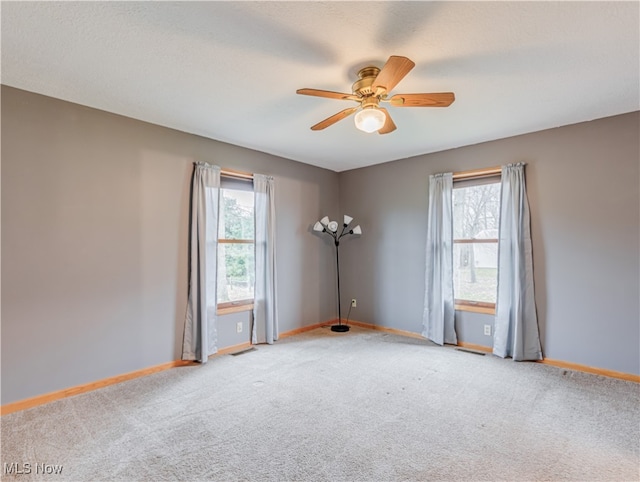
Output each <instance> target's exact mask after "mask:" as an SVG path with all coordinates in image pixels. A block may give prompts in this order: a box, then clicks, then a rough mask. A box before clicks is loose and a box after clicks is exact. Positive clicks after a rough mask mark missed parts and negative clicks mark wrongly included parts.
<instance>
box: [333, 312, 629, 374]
mask: <svg viewBox="0 0 640 482" xmlns="http://www.w3.org/2000/svg"><path fill="white" fill-rule="evenodd" d="M334 322H335V323H337V322H338V320H337V319H336V320H334ZM342 322H343V323H345V322H346V320H343V321H342ZM348 324H350V325H354V326H359V327H361V328H368V329H371V330H376V331H384V332H386V333H393V334H395V335H401V336H407V337H410V338H420V339H422V340H424V339H425V338H424V337H423V336H422V335H419V334H418V333H414V332H412V331H404V330H397V329H395V328H387V327H385V326H378V325H372V324H371V323H363V322H361V321H351V320H350V321H349V323H348ZM457 346H460V347H463V348H468V349H470V350H477V351H482V352H485V353H493V348H491V347H490V346H485V345H477V344H475V343H468V342H466V341H459V342H458V345H457ZM536 363H541V364H543V365H550V366H554V367H557V368H566V369H568V370H575V371H579V372H584V373H591V374H592V375H601V376H604V377H609V378H617V379H619V380H626V381H629V382H635V383H640V375H634V374H633V373H624V372H618V371H615V370H607V369H605V368H596V367H590V366H588V365H581V364H579V363H572V362H565V361H561V360H553V359H549V358H545V359H544V360H540V361H537V362H536Z"/></svg>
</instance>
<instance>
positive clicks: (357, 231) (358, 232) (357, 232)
mask: <svg viewBox="0 0 640 482" xmlns="http://www.w3.org/2000/svg"><path fill="white" fill-rule="evenodd" d="M351 234H362V228H361V227H360V225H359V224H358V225H357V226H356V227H355V228H353V229H352V230H351Z"/></svg>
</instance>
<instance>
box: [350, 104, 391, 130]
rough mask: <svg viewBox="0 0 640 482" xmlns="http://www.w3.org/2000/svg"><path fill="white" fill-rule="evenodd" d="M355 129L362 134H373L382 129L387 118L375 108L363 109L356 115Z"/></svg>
mask: <svg viewBox="0 0 640 482" xmlns="http://www.w3.org/2000/svg"><path fill="white" fill-rule="evenodd" d="M354 120H355V123H356V127H357V128H358V129H360V130H361V131H364V132H369V133H370V132H375V131H377V130H379V129H380V128H382V126H383V125H384V123H385V121H386V120H387V116H386V115H384V112H382V111H381V110H380V109H378V108H377V107H365V108H364V109H362V110H361V111H360V112H358V113H357V114H356V117H355V119H354Z"/></svg>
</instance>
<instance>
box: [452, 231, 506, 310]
mask: <svg viewBox="0 0 640 482" xmlns="http://www.w3.org/2000/svg"><path fill="white" fill-rule="evenodd" d="M453 284H454V287H453V290H454V296H455V298H456V299H457V300H465V301H481V302H485V303H495V302H496V295H497V287H498V243H455V244H454V245H453Z"/></svg>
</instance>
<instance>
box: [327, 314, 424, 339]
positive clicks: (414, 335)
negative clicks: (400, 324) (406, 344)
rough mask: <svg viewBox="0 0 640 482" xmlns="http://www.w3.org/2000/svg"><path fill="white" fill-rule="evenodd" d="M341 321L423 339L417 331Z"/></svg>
mask: <svg viewBox="0 0 640 482" xmlns="http://www.w3.org/2000/svg"><path fill="white" fill-rule="evenodd" d="M335 321H336V323H337V322H338V320H337V319H336V320H335ZM342 323H345V324H348V325H353V326H359V327H360V328H367V329H369V330H375V331H384V332H385V333H391V334H393V335H400V336H406V337H409V338H419V339H420V340H425V337H424V336H422V335H420V334H419V333H414V332H412V331H405V330H397V329H395V328H388V327H386V326H378V325H372V324H371V323H364V322H362V321H354V320H349V321H348V322H347V321H346V320H342Z"/></svg>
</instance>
